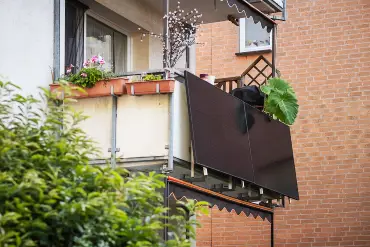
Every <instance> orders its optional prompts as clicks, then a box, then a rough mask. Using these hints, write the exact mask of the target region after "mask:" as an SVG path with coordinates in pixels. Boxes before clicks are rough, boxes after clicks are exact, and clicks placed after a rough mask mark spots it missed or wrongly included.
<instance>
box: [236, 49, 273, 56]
mask: <svg viewBox="0 0 370 247" xmlns="http://www.w3.org/2000/svg"><path fill="white" fill-rule="evenodd" d="M271 52H272V50H271V49H266V50H256V51H243V52H238V53H235V55H236V56H238V57H243V56H249V55H256V54H266V53H271Z"/></svg>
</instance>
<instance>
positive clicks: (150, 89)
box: [126, 80, 175, 95]
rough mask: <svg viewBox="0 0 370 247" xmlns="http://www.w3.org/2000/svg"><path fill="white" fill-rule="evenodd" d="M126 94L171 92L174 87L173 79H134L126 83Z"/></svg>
mask: <svg viewBox="0 0 370 247" xmlns="http://www.w3.org/2000/svg"><path fill="white" fill-rule="evenodd" d="M126 88H127V94H129V95H150V94H165V93H173V90H174V88H175V81H174V80H157V81H136V82H128V83H126Z"/></svg>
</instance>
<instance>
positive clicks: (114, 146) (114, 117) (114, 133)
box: [110, 86, 118, 169]
mask: <svg viewBox="0 0 370 247" xmlns="http://www.w3.org/2000/svg"><path fill="white" fill-rule="evenodd" d="M111 95H112V144H111V149H110V151H111V167H112V168H113V169H115V168H116V166H117V161H116V152H118V150H117V96H116V95H115V94H114V88H113V86H112V87H111Z"/></svg>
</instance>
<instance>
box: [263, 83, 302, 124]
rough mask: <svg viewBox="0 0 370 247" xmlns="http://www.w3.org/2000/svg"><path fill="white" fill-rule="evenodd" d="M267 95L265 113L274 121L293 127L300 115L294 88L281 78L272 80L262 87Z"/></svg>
mask: <svg viewBox="0 0 370 247" xmlns="http://www.w3.org/2000/svg"><path fill="white" fill-rule="evenodd" d="M261 91H262V92H263V93H265V94H266V98H265V104H264V111H265V112H266V113H267V114H269V115H270V116H272V117H273V118H274V119H279V120H280V121H281V122H283V123H285V124H287V125H292V124H293V123H294V121H295V119H296V118H297V114H298V109H299V105H298V101H297V96H296V94H295V92H294V90H293V88H292V87H291V86H290V85H289V83H288V82H286V81H284V80H282V79H280V78H272V79H270V80H268V82H267V84H266V85H264V86H262V87H261Z"/></svg>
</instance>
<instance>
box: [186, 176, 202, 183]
mask: <svg viewBox="0 0 370 247" xmlns="http://www.w3.org/2000/svg"><path fill="white" fill-rule="evenodd" d="M182 178H183V180H184V181H186V182H189V183H201V182H205V181H206V177H205V176H201V177H191V176H190V175H188V174H183V175H182Z"/></svg>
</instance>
